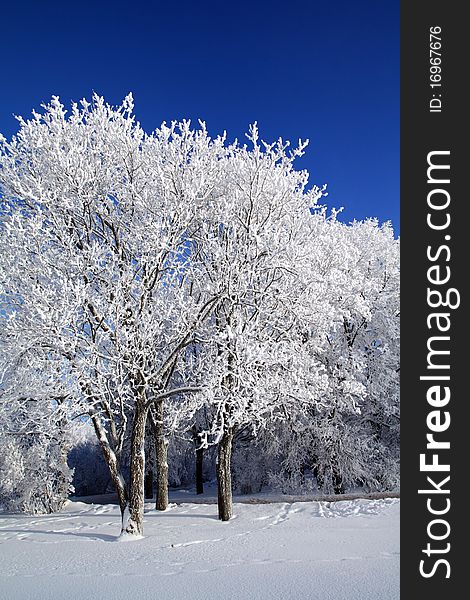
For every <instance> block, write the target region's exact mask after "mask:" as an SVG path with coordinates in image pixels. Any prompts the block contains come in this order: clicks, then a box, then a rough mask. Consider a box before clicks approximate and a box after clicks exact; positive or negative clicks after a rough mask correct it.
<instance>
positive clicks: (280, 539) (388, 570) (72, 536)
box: [0, 498, 400, 600]
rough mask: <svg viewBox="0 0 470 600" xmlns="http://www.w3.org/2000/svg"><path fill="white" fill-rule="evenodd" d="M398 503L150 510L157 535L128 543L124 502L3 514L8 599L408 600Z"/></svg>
mask: <svg viewBox="0 0 470 600" xmlns="http://www.w3.org/2000/svg"><path fill="white" fill-rule="evenodd" d="M399 507H400V502H399V500H398V499H391V498H390V499H382V500H350V501H340V502H331V503H329V502H297V503H287V502H284V503H272V504H241V503H235V505H234V513H235V516H234V518H233V519H232V520H231V521H229V522H227V523H222V522H220V521H218V519H217V512H216V510H217V509H216V507H215V506H214V505H209V504H192V503H185V504H180V505H176V504H172V505H170V508H169V509H168V510H167V511H165V512H164V513H157V511H155V510H153V505H152V504H147V505H146V512H145V520H144V532H145V537H144V538H143V539H141V540H137V541H135V542H134V543H132V544H127V543H120V542H119V541H118V534H119V524H120V515H119V509H118V507H117V506H115V505H111V504H108V505H98V504H91V505H90V504H84V503H82V502H69V503H68V505H67V506H66V507H65V509H64V510H63V511H61V512H60V513H59V514H55V515H46V516H37V517H34V516H24V515H11V514H2V515H0V585H1V587H0V589H1V590H2V592H1V593H0V597H1V598H2V599H4V600H46V599H47V600H59V599H60V600H62V599H67V600H91V599H92V598H93V599H94V598H100V599H102V600H108V599H109V600H128V599H129V600H130V599H131V598H142V599H144V598H149V599H150V598H157V597H158V598H159V599H164V600H167V599H168V600H173V599H175V600H177V599H185V598H188V599H189V598H190V599H191V600H204V599H206V598H212V597H217V598H220V599H224V600H225V599H235V598H237V599H245V598H246V599H247V600H258V599H260V600H261V599H268V598H269V599H278V598H279V599H281V598H282V599H285V598H292V599H296V600H297V599H312V600H316V599H318V600H320V599H321V600H356V599H357V600H368V599H371V600H372V599H374V600H382V599H383V600H397V599H398V598H399Z"/></svg>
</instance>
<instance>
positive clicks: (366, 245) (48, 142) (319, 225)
mask: <svg viewBox="0 0 470 600" xmlns="http://www.w3.org/2000/svg"><path fill="white" fill-rule="evenodd" d="M247 137H248V141H249V146H247V145H241V144H240V143H238V142H237V141H236V142H234V143H228V142H227V141H226V139H225V136H219V137H217V138H210V136H209V135H208V133H207V131H206V128H205V125H204V124H203V123H200V124H199V127H198V128H196V129H192V128H191V125H190V123H189V122H186V121H183V122H181V123H172V124H171V125H170V126H168V125H166V124H163V125H162V126H161V127H160V128H159V129H157V130H156V131H155V132H153V133H152V134H146V133H145V132H144V131H143V130H142V128H141V127H140V125H139V124H138V123H137V122H136V121H135V118H134V116H133V102H132V97H131V96H129V97H127V98H126V99H125V100H124V102H123V103H122V105H121V106H119V107H116V108H114V107H111V106H109V105H107V104H106V103H105V102H104V100H103V99H102V98H100V97H98V96H94V97H93V100H92V102H91V103H88V102H86V101H85V100H83V101H82V102H81V104H80V105H73V106H72V110H71V112H70V114H67V111H66V110H65V108H64V106H63V105H62V104H61V103H60V102H59V100H58V99H57V98H55V97H54V98H53V99H52V101H51V103H50V104H49V105H47V106H44V107H43V111H42V112H41V113H33V117H32V119H30V120H22V119H20V129H19V132H18V134H17V135H16V136H14V137H13V138H12V139H11V140H10V141H8V140H5V139H2V141H1V149H0V185H1V189H2V206H1V209H0V218H1V220H0V229H1V234H2V235H1V244H2V248H1V259H0V260H1V265H0V268H1V291H0V303H1V306H0V319H1V320H2V328H1V334H0V335H1V342H2V354H1V357H0V360H1V363H2V364H1V371H2V373H3V376H2V382H1V384H0V385H1V387H0V394H1V396H0V423H1V427H2V437H1V442H0V443H1V444H2V446H3V450H4V451H3V453H2V455H3V459H1V462H0V473H2V481H7V484H5V483H2V489H1V491H0V495H1V500H0V502H3V504H4V505H5V504H8V502H7V501H5V498H6V499H7V500H8V498H10V500H11V498H12V497H13V496H15V494H17V499H18V497H19V496H21V492H20V491H18V482H19V481H20V480H21V481H23V482H24V488H25V489H30V488H28V485H29V486H30V487H31V485H32V483H31V482H32V480H33V475H32V473H33V471H34V466H33V465H31V466H29V464H28V465H27V464H26V463H28V461H29V462H31V460H34V459H33V457H36V459H37V464H38V472H39V471H41V469H40V468H39V465H40V464H42V463H41V460H42V459H41V458H40V457H41V456H49V457H54V458H53V459H51V460H49V459H46V460H45V461H43V462H45V463H48V468H45V469H44V470H43V472H46V471H48V469H49V471H48V472H50V473H52V472H54V473H55V475H54V476H53V477H51V478H49V479H50V481H51V482H53V483H52V484H51V491H50V496H51V502H49V504H48V506H44V507H42V509H43V510H56V509H57V507H58V506H59V505H60V503H61V502H63V499H64V498H65V497H66V494H67V489H68V486H69V484H70V472H68V473H67V472H66V469H67V468H66V463H65V459H64V457H66V456H67V455H69V454H70V452H71V450H72V447H74V445H75V446H76V443H75V441H74V439H76V434H75V433H73V430H74V429H76V424H77V423H79V424H82V426H85V427H90V428H93V431H94V434H95V435H96V440H97V444H98V445H99V447H100V450H101V453H102V456H103V460H104V461H105V463H106V466H107V468H108V471H109V475H110V478H111V481H112V484H113V486H114V488H115V489H116V491H117V493H118V497H119V504H120V507H121V512H122V519H123V522H122V532H123V534H125V535H141V534H142V532H143V524H142V523H143V510H144V496H145V487H146V482H147V488H148V489H147V492H148V494H150V488H151V487H153V484H152V485H151V483H150V482H151V479H152V478H153V479H154V481H155V486H156V492H157V508H158V509H161V510H164V509H165V508H166V506H167V503H168V480H169V478H170V480H171V478H174V479H173V480H174V481H176V480H177V479H178V477H180V481H183V480H184V478H185V477H186V478H188V477H189V479H187V480H188V481H193V479H192V478H194V481H195V482H197V485H198V487H199V489H200V486H201V484H202V480H203V478H204V469H206V475H205V477H206V478H208V477H209V478H210V477H211V473H212V469H213V474H215V476H216V478H217V483H218V504H219V517H220V518H221V519H222V520H228V519H229V518H230V517H231V515H232V488H233V485H234V484H235V485H236V486H237V487H238V488H239V489H240V491H243V490H250V489H251V490H253V489H258V488H259V487H260V486H263V485H270V486H274V487H277V488H279V489H281V490H284V491H293V490H296V491H297V490H299V489H308V488H309V486H315V487H316V486H318V487H319V488H321V489H323V490H325V491H326V492H329V491H334V492H336V493H342V492H343V491H344V490H345V489H347V488H350V487H352V486H357V485H362V486H367V487H368V488H371V489H387V488H390V487H395V486H396V485H397V464H398V447H399V445H398V437H399V416H398V376H399V351H398V346H399V244H398V241H397V240H396V239H395V238H394V236H393V231H392V229H391V227H390V225H389V224H384V225H379V224H378V223H377V221H375V220H367V221H364V222H354V223H352V224H349V225H346V224H343V223H341V222H340V221H338V220H337V218H336V214H337V213H336V212H335V211H333V212H332V213H331V214H328V213H327V211H326V209H325V208H324V207H322V206H321V205H319V201H320V200H321V198H322V196H324V195H326V192H325V188H324V187H323V188H318V187H316V186H309V185H308V174H307V173H306V172H305V171H297V170H296V169H295V168H294V164H293V163H294V161H295V158H296V157H298V156H300V155H301V154H302V153H303V150H304V148H305V146H306V143H303V142H300V143H299V146H298V147H297V148H295V149H293V150H291V149H290V147H289V144H288V143H287V142H284V141H283V140H281V139H280V140H278V141H277V142H276V143H273V144H268V143H265V142H262V141H260V139H259V135H258V130H257V128H256V126H252V127H251V128H250V131H249V134H248V135H247ZM74 436H75V437H74ZM233 448H234V449H235V450H234V451H235V454H234V456H233V457H232V449H233ZM74 452H75V454H76V455H77V452H78V454H79V451H78V450H77V448H75V450H74ZM41 453H42V454H41ZM92 454H93V452H91V454H90V453H89V455H90V457H91V456H92ZM188 455H191V456H193V458H194V470H193V471H192V473H193V474H192V475H188V474H186V475H184V476H183V475H181V476H179V475H178V476H177V475H176V474H177V473H180V474H182V473H183V472H184V469H186V471H188V467H186V466H185V467H184V468H183V465H185V464H186V462H187V460H188V458H187V457H188ZM204 455H205V456H206V458H205V459H204ZM210 457H212V458H213V459H214V461H212V462H211V461H210V460H209V458H210ZM232 459H233V460H232ZM204 460H205V462H204ZM232 463H233V464H232ZM210 464H212V465H213V466H212V467H211V466H210ZM92 465H93V461H92V460H91V458H90V469H91V468H92ZM64 469H65V470H64ZM83 472H84V473H85V472H86V469H85V470H84V471H83ZM6 474H8V476H6ZM196 475H197V476H196ZM232 475H233V476H234V478H235V480H234V481H232ZM196 480H197V481H196ZM54 482H55V483H54ZM15 486H16V488H15ZM33 487H34V486H33ZM15 490H16V491H15ZM18 494H19V496H18ZM54 494H56V496H54ZM23 495H24V491H23ZM32 497H35V496H34V494H33V496H32ZM39 497H42V496H41V494H39ZM10 504H11V502H10ZM17 504H18V502H17ZM19 504H21V502H19ZM33 504H34V502H33ZM39 504H40V501H39ZM28 505H29V509H30V510H31V509H33V510H40V509H41V507H39V508H38V506H37V502H36V504H34V507H33V506H32V505H31V502H25V503H23V505H22V506H23V507H26V508H28Z"/></svg>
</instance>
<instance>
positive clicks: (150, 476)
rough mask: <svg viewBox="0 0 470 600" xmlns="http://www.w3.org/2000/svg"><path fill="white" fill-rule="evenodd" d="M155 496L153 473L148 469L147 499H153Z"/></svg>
mask: <svg viewBox="0 0 470 600" xmlns="http://www.w3.org/2000/svg"><path fill="white" fill-rule="evenodd" d="M152 498H153V473H152V471H148V472H147V474H146V475H145V499H146V500H151V499H152Z"/></svg>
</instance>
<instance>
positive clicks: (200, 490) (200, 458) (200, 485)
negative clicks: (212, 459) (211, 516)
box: [196, 448, 204, 494]
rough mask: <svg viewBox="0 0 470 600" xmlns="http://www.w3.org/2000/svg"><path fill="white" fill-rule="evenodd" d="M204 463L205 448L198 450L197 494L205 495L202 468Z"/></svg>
mask: <svg viewBox="0 0 470 600" xmlns="http://www.w3.org/2000/svg"><path fill="white" fill-rule="evenodd" d="M203 462H204V448H196V494H203V493H204V481H203V478H202V467H203Z"/></svg>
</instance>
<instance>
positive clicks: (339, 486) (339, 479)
mask: <svg viewBox="0 0 470 600" xmlns="http://www.w3.org/2000/svg"><path fill="white" fill-rule="evenodd" d="M332 478H333V490H334V492H335V494H344V484H343V476H342V475H341V472H340V470H339V468H338V465H337V464H336V462H334V463H333V467H332Z"/></svg>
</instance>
